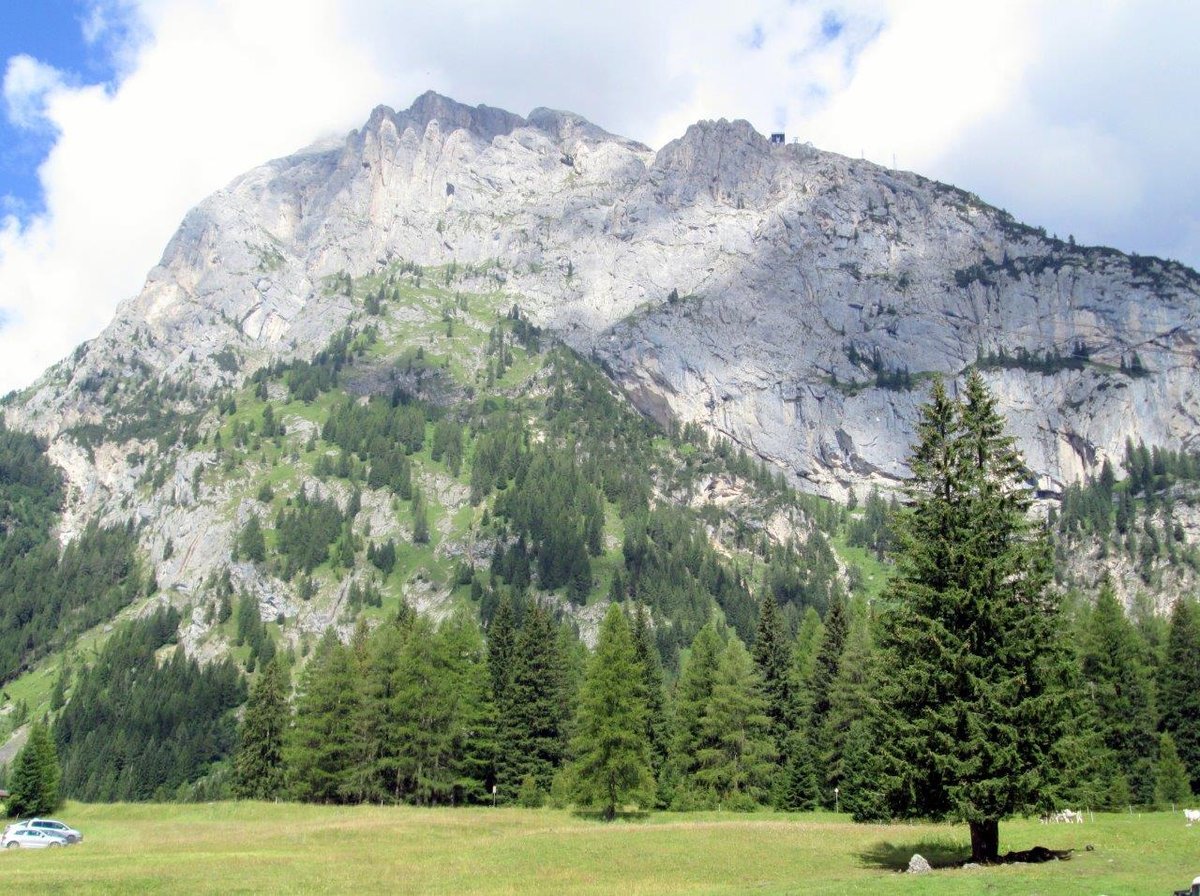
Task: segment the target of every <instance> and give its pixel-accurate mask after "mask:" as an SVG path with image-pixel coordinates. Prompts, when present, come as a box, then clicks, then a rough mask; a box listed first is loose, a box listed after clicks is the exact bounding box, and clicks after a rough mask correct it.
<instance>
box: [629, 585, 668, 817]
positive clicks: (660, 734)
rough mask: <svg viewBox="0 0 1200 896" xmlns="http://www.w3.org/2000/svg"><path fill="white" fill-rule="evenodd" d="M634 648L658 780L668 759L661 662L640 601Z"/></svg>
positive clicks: (635, 618)
mask: <svg viewBox="0 0 1200 896" xmlns="http://www.w3.org/2000/svg"><path fill="white" fill-rule="evenodd" d="M633 649H634V652H635V653H636V654H637V661H638V669H639V671H640V673H641V680H642V688H643V690H644V692H645V696H646V740H647V742H648V743H649V744H650V771H651V773H652V774H653V775H654V779H655V781H659V780H660V778H661V777H662V774H663V768H664V766H665V765H666V762H667V755H668V753H667V751H668V747H669V742H670V728H669V725H668V722H667V708H666V698H665V694H664V692H663V670H662V661H661V659H660V658H659V655H658V648H657V646H656V645H655V643H654V633H653V632H652V631H651V630H650V623H649V620H648V618H647V615H646V608H645V607H644V606H642V605H641V604H639V605H638V608H637V612H636V613H635V614H634V617H633ZM660 795H661V794H660Z"/></svg>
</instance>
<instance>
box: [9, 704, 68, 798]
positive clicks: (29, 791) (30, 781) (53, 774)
mask: <svg viewBox="0 0 1200 896" xmlns="http://www.w3.org/2000/svg"><path fill="white" fill-rule="evenodd" d="M60 776H61V772H60V770H59V765H58V752H57V751H56V750H55V748H54V741H53V740H51V739H50V732H49V731H48V730H47V729H46V726H45V725H43V724H41V723H37V724H35V725H33V727H32V728H30V730H29V738H28V740H26V741H25V746H24V747H22V748H21V752H20V753H18V754H17V758H16V760H15V761H14V763H13V769H12V774H11V775H9V796H8V802H7V804H6V808H7V809H8V814H9V815H10V816H12V817H14V818H23V817H28V816H33V815H49V814H50V813H51V812H53V811H54V810H55V809H57V808H58V806H59V803H60V799H59V795H58V781H59V778H60Z"/></svg>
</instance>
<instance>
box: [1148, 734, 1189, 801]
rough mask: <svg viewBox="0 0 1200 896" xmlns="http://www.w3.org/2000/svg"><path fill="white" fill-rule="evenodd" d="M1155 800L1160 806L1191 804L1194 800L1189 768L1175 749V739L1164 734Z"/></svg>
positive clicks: (1155, 781) (1156, 769) (1156, 772)
mask: <svg viewBox="0 0 1200 896" xmlns="http://www.w3.org/2000/svg"><path fill="white" fill-rule="evenodd" d="M1154 778H1155V780H1154V798H1155V802H1156V803H1157V804H1158V805H1159V806H1164V807H1165V806H1171V808H1172V809H1173V808H1174V807H1175V806H1177V805H1182V804H1185V803H1189V802H1191V800H1192V785H1191V781H1190V780H1189V779H1188V773H1187V768H1186V767H1185V766H1184V764H1183V760H1182V759H1180V758H1179V751H1178V750H1176V749H1175V739H1174V738H1172V737H1171V735H1169V734H1163V735H1162V737H1160V738H1159V741H1158V765H1157V767H1156V768H1155V774H1154Z"/></svg>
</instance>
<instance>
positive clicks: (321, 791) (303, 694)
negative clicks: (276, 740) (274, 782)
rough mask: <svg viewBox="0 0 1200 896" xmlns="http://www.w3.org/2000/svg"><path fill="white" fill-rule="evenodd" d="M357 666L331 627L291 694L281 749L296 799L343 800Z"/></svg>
mask: <svg viewBox="0 0 1200 896" xmlns="http://www.w3.org/2000/svg"><path fill="white" fill-rule="evenodd" d="M359 681H360V679H359V675H358V669H357V668H356V667H355V662H354V656H353V654H352V653H351V651H350V648H349V647H347V646H345V645H344V644H342V643H341V642H340V641H338V637H337V632H336V631H335V630H334V629H332V628H330V629H328V630H327V631H326V632H325V635H324V636H323V637H322V638H321V641H320V643H319V644H318V645H317V649H316V650H315V651H314V652H313V657H312V659H311V660H310V661H309V664H308V667H307V668H306V669H305V670H304V677H303V679H302V686H301V689H300V693H299V695H298V696H297V698H296V718H295V722H294V725H293V727H292V729H291V731H290V734H289V737H288V742H287V744H286V746H285V750H284V761H285V763H286V765H287V767H288V774H289V777H290V780H291V788H292V791H293V793H294V794H295V796H296V797H297V798H298V799H301V800H305V801H308V802H317V803H341V802H346V801H347V800H349V799H350V798H351V796H352V790H353V789H354V788H353V785H352V783H351V780H350V775H351V772H352V771H353V766H354V765H355V760H356V759H357V758H358V757H359V756H361V750H356V746H355V742H356V729H355V726H352V725H349V724H347V723H348V722H349V720H351V719H354V718H356V717H357V716H358V707H359V703H360V696H361V695H360V691H359Z"/></svg>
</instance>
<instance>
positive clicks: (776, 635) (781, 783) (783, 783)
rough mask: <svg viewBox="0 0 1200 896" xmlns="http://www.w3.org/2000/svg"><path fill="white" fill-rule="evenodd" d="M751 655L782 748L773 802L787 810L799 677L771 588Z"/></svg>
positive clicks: (774, 736)
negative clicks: (782, 767) (796, 683)
mask: <svg viewBox="0 0 1200 896" xmlns="http://www.w3.org/2000/svg"><path fill="white" fill-rule="evenodd" d="M751 656H752V657H753V658H754V665H755V667H756V668H757V670H758V675H759V677H760V678H761V679H762V682H763V696H764V697H765V698H766V713H767V716H768V717H769V718H770V719H771V739H772V741H774V743H775V744H776V745H777V746H778V748H779V751H780V755H781V758H782V761H783V764H784V768H785V773H784V774H781V775H776V776H775V779H774V784H773V788H772V791H773V792H772V795H771V801H772V803H773V804H774V805H776V806H778V807H780V808H786V807H787V806H788V804H789V803H790V802H792V800H791V799H790V798H789V796H788V792H789V789H790V788H789V786H788V784H789V776H788V774H787V773H786V769H787V765H788V764H789V759H790V755H789V754H790V751H789V750H788V749H787V747H788V743H789V741H790V740H791V739H792V738H793V735H794V733H795V730H796V719H797V707H796V693H795V687H794V685H795V681H796V675H795V672H794V669H793V666H792V651H791V645H790V644H789V643H788V639H787V635H786V633H785V631H784V625H783V619H782V618H781V617H780V615H779V605H778V604H777V603H776V602H775V595H774V594H773V593H772V592H771V591H770V590H769V589H768V590H767V591H766V593H765V594H764V595H763V598H762V603H761V606H760V608H759V617H758V628H757V630H756V632H755V638H754V649H753V651H752V653H751Z"/></svg>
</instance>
